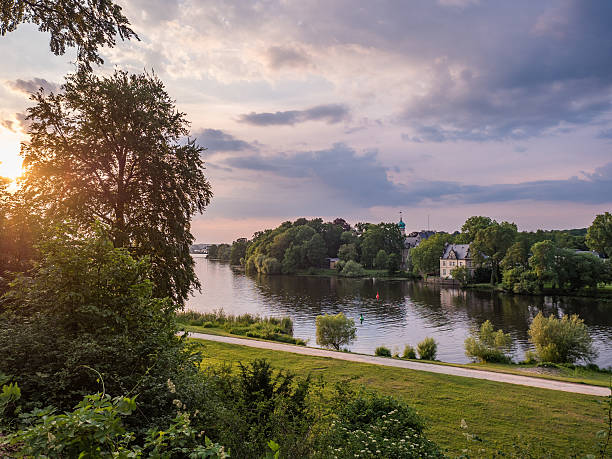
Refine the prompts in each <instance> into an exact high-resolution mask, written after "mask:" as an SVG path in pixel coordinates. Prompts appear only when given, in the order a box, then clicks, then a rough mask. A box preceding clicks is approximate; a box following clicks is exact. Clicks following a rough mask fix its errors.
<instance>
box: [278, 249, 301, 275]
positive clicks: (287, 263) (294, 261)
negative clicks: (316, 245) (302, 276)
mask: <svg viewBox="0 0 612 459" xmlns="http://www.w3.org/2000/svg"><path fill="white" fill-rule="evenodd" d="M302 258H303V257H302V250H301V248H300V247H296V246H291V247H289V248H288V249H287V251H286V252H285V256H284V258H283V262H282V267H281V269H282V271H283V274H294V273H295V272H297V270H298V269H299V268H300V266H301V265H302Z"/></svg>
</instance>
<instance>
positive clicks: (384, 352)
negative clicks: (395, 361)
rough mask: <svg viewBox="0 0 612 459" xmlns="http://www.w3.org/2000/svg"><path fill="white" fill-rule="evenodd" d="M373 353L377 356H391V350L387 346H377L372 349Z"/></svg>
mask: <svg viewBox="0 0 612 459" xmlns="http://www.w3.org/2000/svg"><path fill="white" fill-rule="evenodd" d="M374 355H377V356H379V357H391V350H390V349H389V348H388V347H384V346H378V347H377V348H376V350H375V351H374Z"/></svg>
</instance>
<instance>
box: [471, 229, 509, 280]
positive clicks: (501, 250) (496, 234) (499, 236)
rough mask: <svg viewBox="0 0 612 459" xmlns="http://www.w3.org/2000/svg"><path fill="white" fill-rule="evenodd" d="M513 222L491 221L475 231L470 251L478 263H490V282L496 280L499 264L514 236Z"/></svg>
mask: <svg viewBox="0 0 612 459" xmlns="http://www.w3.org/2000/svg"><path fill="white" fill-rule="evenodd" d="M516 233H517V229H516V225H515V224H514V223H508V222H502V223H497V222H496V221H495V220H494V221H493V223H492V224H491V225H489V226H487V227H485V228H481V229H479V230H478V231H477V232H476V236H475V237H474V241H473V242H472V243H471V245H470V253H471V254H472V256H473V257H474V259H475V260H476V261H477V262H478V263H481V264H482V263H484V262H488V263H490V264H491V284H495V283H496V282H497V281H498V271H499V264H500V262H501V260H502V259H503V258H504V257H505V256H506V252H507V251H508V249H509V248H510V246H511V245H512V244H513V243H514V240H515V238H516Z"/></svg>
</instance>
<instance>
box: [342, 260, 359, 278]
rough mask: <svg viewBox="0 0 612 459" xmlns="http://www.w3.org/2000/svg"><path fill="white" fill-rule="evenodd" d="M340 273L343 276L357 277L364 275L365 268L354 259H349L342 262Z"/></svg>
mask: <svg viewBox="0 0 612 459" xmlns="http://www.w3.org/2000/svg"><path fill="white" fill-rule="evenodd" d="M341 274H342V275H343V276H345V277H359V276H363V275H365V270H364V269H363V266H361V265H360V264H359V263H357V262H356V261H353V260H349V261H347V262H346V263H345V264H344V268H342V271H341Z"/></svg>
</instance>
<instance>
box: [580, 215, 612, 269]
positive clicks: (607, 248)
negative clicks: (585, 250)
mask: <svg viewBox="0 0 612 459" xmlns="http://www.w3.org/2000/svg"><path fill="white" fill-rule="evenodd" d="M586 244H587V245H588V246H589V248H590V249H591V250H595V251H597V252H599V253H601V254H604V255H605V256H606V257H608V258H612V214H610V213H609V212H606V213H604V214H600V215H597V216H596V217H595V220H593V223H592V224H591V226H590V227H589V229H588V232H587V235H586Z"/></svg>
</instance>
